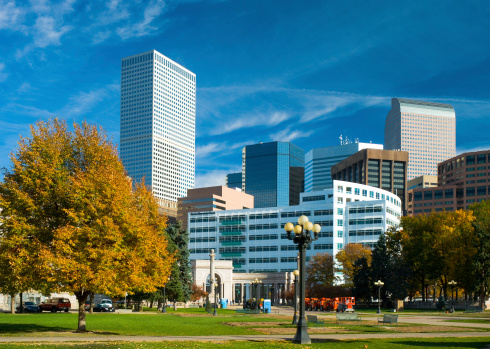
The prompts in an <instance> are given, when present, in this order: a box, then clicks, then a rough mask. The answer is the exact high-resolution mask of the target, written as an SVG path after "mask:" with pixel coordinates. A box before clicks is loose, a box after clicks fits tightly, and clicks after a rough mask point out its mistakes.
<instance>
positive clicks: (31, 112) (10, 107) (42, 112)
mask: <svg viewBox="0 0 490 349" xmlns="http://www.w3.org/2000/svg"><path fill="white" fill-rule="evenodd" d="M0 112H8V113H15V114H17V115H21V116H29V117H33V118H37V119H42V118H47V117H50V116H53V115H54V114H53V112H51V111H49V110H46V109H41V108H37V107H33V106H30V105H23V104H18V103H9V104H7V105H5V106H4V107H2V108H0Z"/></svg>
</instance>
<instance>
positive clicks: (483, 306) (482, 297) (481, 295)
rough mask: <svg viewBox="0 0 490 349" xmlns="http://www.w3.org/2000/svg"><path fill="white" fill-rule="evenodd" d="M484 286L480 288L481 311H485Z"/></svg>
mask: <svg viewBox="0 0 490 349" xmlns="http://www.w3.org/2000/svg"><path fill="white" fill-rule="evenodd" d="M485 295H486V292H485V285H484V284H482V285H481V287H480V308H481V310H485Z"/></svg>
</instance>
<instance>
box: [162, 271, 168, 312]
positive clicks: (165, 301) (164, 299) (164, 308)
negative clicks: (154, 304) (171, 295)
mask: <svg viewBox="0 0 490 349" xmlns="http://www.w3.org/2000/svg"><path fill="white" fill-rule="evenodd" d="M169 281H170V277H168V278H167V282H169ZM166 287H167V283H165V286H163V306H162V313H166V312H167V298H165V288H166Z"/></svg>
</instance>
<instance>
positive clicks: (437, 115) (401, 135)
mask: <svg viewBox="0 0 490 349" xmlns="http://www.w3.org/2000/svg"><path fill="white" fill-rule="evenodd" d="M385 149H388V150H404V151H408V153H409V154H410V161H409V163H408V169H407V176H408V180H411V179H414V178H416V177H419V176H423V175H437V165H438V164H439V163H440V162H443V161H445V160H447V159H450V158H452V157H454V156H456V113H455V112H454V108H453V107H452V106H451V105H449V104H442V103H432V102H424V101H416V100H409V99H403V98H393V99H392V100H391V110H390V111H389V113H388V116H386V122H385Z"/></svg>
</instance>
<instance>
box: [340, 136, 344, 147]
mask: <svg viewBox="0 0 490 349" xmlns="http://www.w3.org/2000/svg"><path fill="white" fill-rule="evenodd" d="M339 139H340V145H343V144H344V141H343V139H342V135H340V137H339Z"/></svg>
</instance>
